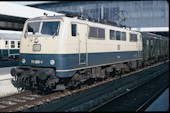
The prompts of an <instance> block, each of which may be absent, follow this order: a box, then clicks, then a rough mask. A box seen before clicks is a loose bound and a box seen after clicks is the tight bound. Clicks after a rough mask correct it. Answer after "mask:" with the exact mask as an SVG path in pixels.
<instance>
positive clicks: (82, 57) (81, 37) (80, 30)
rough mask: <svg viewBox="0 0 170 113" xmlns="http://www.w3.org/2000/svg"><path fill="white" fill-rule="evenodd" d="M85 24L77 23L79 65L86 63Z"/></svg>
mask: <svg viewBox="0 0 170 113" xmlns="http://www.w3.org/2000/svg"><path fill="white" fill-rule="evenodd" d="M87 29H88V27H87V25H86V24H80V23H78V24H77V35H78V42H79V44H78V46H79V47H78V48H79V65H87V31H88V30H87Z"/></svg>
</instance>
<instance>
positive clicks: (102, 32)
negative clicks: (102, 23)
mask: <svg viewBox="0 0 170 113" xmlns="http://www.w3.org/2000/svg"><path fill="white" fill-rule="evenodd" d="M98 38H100V39H105V29H102V28H98Z"/></svg>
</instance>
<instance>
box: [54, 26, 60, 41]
mask: <svg viewBox="0 0 170 113" xmlns="http://www.w3.org/2000/svg"><path fill="white" fill-rule="evenodd" d="M59 29H60V26H59V25H58V27H57V30H56V32H55V33H54V35H53V38H54V36H55V35H56V34H58V31H59Z"/></svg>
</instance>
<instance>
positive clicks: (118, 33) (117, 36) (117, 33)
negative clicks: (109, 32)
mask: <svg viewBox="0 0 170 113" xmlns="http://www.w3.org/2000/svg"><path fill="white" fill-rule="evenodd" d="M120 34H121V32H120V31H116V40H120Z"/></svg>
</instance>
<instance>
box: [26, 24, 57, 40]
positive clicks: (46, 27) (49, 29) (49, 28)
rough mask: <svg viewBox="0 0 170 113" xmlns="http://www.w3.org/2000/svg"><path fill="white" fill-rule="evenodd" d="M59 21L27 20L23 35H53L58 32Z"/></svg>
mask: <svg viewBox="0 0 170 113" xmlns="http://www.w3.org/2000/svg"><path fill="white" fill-rule="evenodd" d="M59 26H60V22H59V21H44V22H28V24H27V29H26V32H25V36H26V37H27V36H33V35H38V34H39V35H49V36H55V35H58V33H59Z"/></svg>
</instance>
